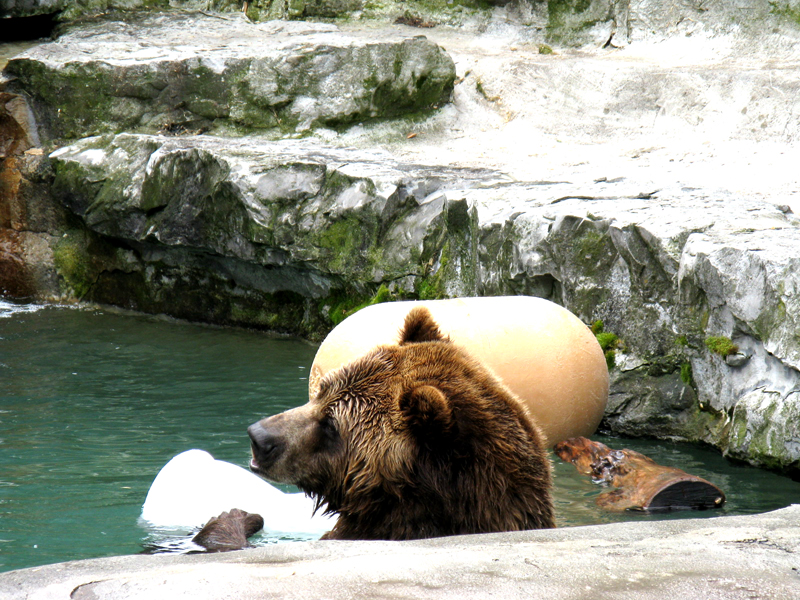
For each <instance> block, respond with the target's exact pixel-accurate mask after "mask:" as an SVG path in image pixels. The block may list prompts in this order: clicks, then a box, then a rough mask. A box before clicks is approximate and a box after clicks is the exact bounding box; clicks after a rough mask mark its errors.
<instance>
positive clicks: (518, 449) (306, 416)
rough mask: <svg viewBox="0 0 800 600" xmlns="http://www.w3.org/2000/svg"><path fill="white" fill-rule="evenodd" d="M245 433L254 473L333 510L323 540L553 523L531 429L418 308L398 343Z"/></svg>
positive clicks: (546, 468)
mask: <svg viewBox="0 0 800 600" xmlns="http://www.w3.org/2000/svg"><path fill="white" fill-rule="evenodd" d="M248 433H249V435H250V438H251V441H252V451H253V459H252V461H251V464H250V468H251V469H252V470H253V471H254V472H255V473H258V474H259V475H262V476H263V477H265V478H267V479H270V480H272V481H275V482H280V483H291V484H295V485H297V486H298V487H299V488H300V489H302V490H303V491H305V492H306V493H307V494H310V495H312V496H313V497H315V498H316V500H317V507H318V508H321V507H323V508H324V510H325V511H326V512H332V513H337V514H338V515H339V517H338V520H337V522H336V525H335V526H334V527H333V529H332V530H331V531H329V532H328V533H326V534H325V535H324V536H323V539H350V540H352V539H362V540H363V539H388V540H406V539H414V538H427V537H437V536H446V535H457V534H469V533H486V532H494V531H516V530H522V529H537V528H547V527H554V523H553V505H552V500H551V497H550V488H551V473H550V462H549V459H548V457H547V454H546V452H545V449H544V447H543V444H542V438H541V434H540V433H539V431H538V429H537V426H536V425H535V424H534V423H533V421H532V420H531V417H530V416H529V415H528V412H527V410H526V409H525V408H524V407H523V406H522V404H521V403H520V402H519V401H518V400H517V398H516V397H515V396H514V395H513V394H512V393H511V392H510V391H509V390H508V389H507V388H506V387H505V386H504V385H503V384H502V383H501V382H500V381H499V380H498V379H497V378H496V377H495V376H493V375H492V374H491V373H490V372H489V371H488V370H487V369H486V368H485V367H483V366H482V365H481V364H479V363H478V362H477V361H475V360H473V359H472V358H471V357H470V356H468V355H467V353H466V352H464V351H463V350H462V349H460V348H459V347H458V346H456V345H455V344H453V343H452V342H451V341H450V340H449V339H448V338H447V337H445V336H443V335H442V333H441V332H440V331H439V327H438V325H437V324H436V323H435V322H434V320H433V318H432V317H431V314H430V312H429V311H428V309H426V308H424V307H417V308H414V309H412V310H411V312H410V313H409V314H408V315H407V317H406V319H405V324H404V327H403V329H402V332H401V334H400V341H399V344H398V345H395V346H379V347H378V348H376V349H375V350H373V351H372V352H370V353H368V354H367V355H365V356H363V357H362V358H360V359H358V360H356V361H354V362H352V363H350V364H348V365H346V366H344V367H342V368H340V369H338V370H335V371H332V372H330V373H328V374H327V375H326V376H325V377H324V379H323V380H322V381H321V382H320V386H319V392H318V393H317V395H316V397H315V398H314V399H312V400H311V401H310V402H309V403H308V404H306V405H304V406H301V407H299V408H295V409H292V410H289V411H286V412H284V413H281V414H278V415H275V416H272V417H269V418H266V419H263V420H261V421H259V422H257V423H254V424H253V425H251V426H250V427H249V428H248Z"/></svg>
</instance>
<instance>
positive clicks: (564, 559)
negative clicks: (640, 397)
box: [0, 505, 800, 600]
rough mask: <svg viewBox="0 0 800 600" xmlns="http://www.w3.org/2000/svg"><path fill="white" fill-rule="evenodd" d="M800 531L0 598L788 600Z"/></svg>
mask: <svg viewBox="0 0 800 600" xmlns="http://www.w3.org/2000/svg"><path fill="white" fill-rule="evenodd" d="M798 522H800V506H798V505H793V506H791V507H789V508H785V509H782V510H779V511H775V512H770V513H766V514H762V515H751V516H744V517H719V518H709V519H681V520H669V521H655V522H641V521H640V522H636V523H618V524H613V525H600V526H591V527H567V528H562V529H551V530H539V531H525V532H515V533H500V534H488V535H474V536H454V537H449V538H438V539H430V540H418V541H412V542H330V541H322V542H295V543H287V544H277V545H272V546H268V547H265V548H258V549H252V550H242V551H239V552H230V553H226V554H205V555H197V554H195V555H188V556H186V555H185V556H176V555H171V556H170V555H159V556H142V555H139V556H125V557H114V558H102V559H95V560H86V561H77V562H70V563H61V564H56V565H48V566H44V567H36V568H34V569H24V570H19V571H11V572H9V573H2V574H0V595H2V596H3V598H7V599H8V600H23V599H24V600H39V599H47V600H62V599H63V600H67V599H68V598H69V599H71V600H83V599H89V598H91V599H94V600H105V599H109V600H111V599H113V600H134V599H142V600H144V599H148V600H149V599H150V598H189V599H192V600H197V599H199V600H204V599H209V600H210V599H216V598H223V597H234V598H238V599H240V600H250V599H256V598H258V599H262V598H288V599H302V600H306V599H308V598H331V599H337V600H338V599H350V598H398V599H404V598H408V599H415V600H416V599H430V600H439V599H444V598H453V599H458V600H462V599H473V598H474V599H483V598H487V597H492V596H497V597H501V598H507V599H509V600H517V599H519V600H528V599H529V598H550V599H554V600H561V599H563V600H568V599H573V598H586V597H592V598H625V599H629V600H663V599H664V598H680V599H684V598H686V599H688V598H725V599H727V600H740V599H741V600H753V599H756V600H761V599H763V600H795V599H796V598H797V597H798V595H800V578H798V572H797V571H798V568H800V567H798V563H797V554H798V552H800V527H798Z"/></svg>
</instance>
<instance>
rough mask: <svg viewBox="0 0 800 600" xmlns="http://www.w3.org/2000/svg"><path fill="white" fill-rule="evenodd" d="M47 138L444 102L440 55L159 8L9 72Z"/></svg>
mask: <svg viewBox="0 0 800 600" xmlns="http://www.w3.org/2000/svg"><path fill="white" fill-rule="evenodd" d="M6 73H7V75H8V76H10V77H14V78H16V80H15V81H14V82H13V83H12V84H11V86H10V87H11V88H13V89H17V90H19V91H24V92H25V93H26V94H28V95H29V96H30V97H31V99H32V101H33V106H34V111H35V113H36V115H37V120H38V123H39V125H40V127H41V128H42V129H43V132H44V133H46V134H47V135H45V137H56V138H62V137H67V138H74V137H82V136H86V135H92V134H94V133H99V132H105V131H121V130H136V129H144V130H150V131H154V130H159V129H166V130H170V131H172V130H178V131H182V130H187V129H190V130H195V131H196V130H200V129H208V128H212V127H218V128H225V129H236V128H239V131H241V130H242V129H265V128H267V129H270V128H275V129H279V130H282V131H304V130H307V129H309V128H311V127H313V126H318V125H328V126H331V125H342V124H347V123H352V122H357V121H359V120H363V119H369V118H374V117H395V116H398V115H402V114H405V113H408V112H414V111H419V110H422V109H425V108H430V107H431V106H434V105H437V104H438V103H440V102H446V101H447V100H448V98H449V96H450V93H451V92H452V89H453V81H454V79H455V66H454V64H453V61H452V60H451V59H450V57H449V56H448V55H447V54H446V53H445V52H444V50H442V49H441V48H440V47H439V46H437V45H436V44H434V43H432V42H429V41H428V40H426V39H425V38H424V37H423V36H417V37H412V36H402V37H398V38H395V39H392V40H387V39H384V40H380V41H379V40H375V39H371V38H370V37H369V35H366V36H364V35H357V34H355V33H353V34H349V35H345V34H343V33H341V32H340V31H339V30H338V29H336V28H335V27H333V26H330V25H323V24H314V23H302V22H290V21H271V22H267V23H251V22H249V21H247V19H246V18H245V17H244V16H242V15H236V14H234V15H228V16H224V15H209V14H205V13H183V12H168V13H160V14H154V15H146V14H144V15H138V16H129V17H128V20H127V21H125V22H122V21H114V20H108V21H100V22H97V23H93V24H86V25H82V26H81V27H80V28H77V29H75V30H74V31H72V32H71V33H67V34H65V35H63V36H61V37H60V38H59V39H58V40H56V41H54V42H52V43H49V44H43V45H40V46H37V47H35V48H33V49H31V50H29V51H28V52H26V53H24V54H22V55H21V56H18V57H16V58H14V59H12V60H11V61H9V64H8V66H7V71H6Z"/></svg>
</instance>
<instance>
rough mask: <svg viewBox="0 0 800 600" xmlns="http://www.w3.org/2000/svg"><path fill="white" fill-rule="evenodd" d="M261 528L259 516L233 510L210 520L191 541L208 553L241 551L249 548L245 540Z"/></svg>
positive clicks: (262, 525)
mask: <svg viewBox="0 0 800 600" xmlns="http://www.w3.org/2000/svg"><path fill="white" fill-rule="evenodd" d="M263 527H264V519H263V518H261V515H256V514H252V513H249V512H245V511H243V510H239V509H238V508H234V509H231V510H230V512H223V513H222V514H221V515H219V516H218V517H214V518H213V519H211V520H210V521H209V522H208V523H206V525H205V527H203V528H202V529H201V530H200V531H199V532H198V533H197V535H195V536H194V537H193V538H192V541H193V542H194V543H195V544H197V545H199V546H203V548H205V549H206V550H208V551H209V552H227V551H229V550H241V549H242V548H249V547H250V543H249V542H248V541H247V538H249V537H251V536H253V535H255V534H256V533H258V532H259V531H261V529H262V528H263Z"/></svg>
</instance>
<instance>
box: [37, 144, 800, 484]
mask: <svg viewBox="0 0 800 600" xmlns="http://www.w3.org/2000/svg"><path fill="white" fill-rule="evenodd" d="M51 159H52V161H53V164H54V171H55V184H54V190H55V193H56V195H57V197H58V198H60V199H61V201H62V202H63V204H64V206H65V207H66V208H67V209H68V210H69V211H70V212H71V213H72V214H74V215H76V216H78V217H79V218H80V219H81V222H82V223H83V224H84V226H85V230H84V231H82V232H78V231H77V230H76V231H74V232H71V233H69V234H68V236H67V237H66V238H64V239H62V240H61V241H60V242H59V247H57V249H56V259H57V261H58V258H59V254H60V253H61V252H64V253H65V254H67V255H69V256H76V257H80V256H81V255H82V254H81V253H82V252H85V251H86V248H88V246H89V245H94V248H95V251H94V252H89V253H88V255H89V256H91V257H92V258H91V260H89V261H86V263H85V264H83V265H81V264H74V265H70V267H69V269H63V268H62V270H61V273H62V276H63V278H64V281H65V283H67V284H68V285H71V286H72V287H73V289H75V290H76V291H77V292H79V295H82V296H83V297H85V298H87V299H92V300H96V301H102V302H112V303H115V304H122V305H126V306H129V307H131V308H139V309H142V310H148V311H152V310H160V311H164V312H168V313H170V314H176V315H178V316H188V317H195V318H196V317H199V316H200V315H197V314H194V313H193V312H192V310H196V308H192V307H196V306H198V304H197V303H198V302H199V303H200V304H199V306H200V307H201V308H202V310H204V313H203V315H202V316H203V317H204V318H205V319H206V320H209V319H210V320H219V321H222V322H234V323H239V324H245V323H249V324H251V325H252V324H257V323H261V324H262V325H263V326H270V325H271V324H272V325H278V324H281V325H284V326H285V327H286V328H288V329H289V330H293V331H295V332H297V331H299V332H301V333H305V334H309V333H310V332H311V331H312V330H313V329H314V326H315V325H313V324H311V323H310V322H309V321H308V315H309V314H310V313H311V312H312V307H316V310H317V311H318V315H320V314H323V315H324V314H327V315H328V317H329V318H332V313H333V307H334V304H336V301H337V298H339V297H340V295H341V294H342V293H343V290H351V292H352V293H355V295H356V296H358V294H359V293H360V294H361V295H360V296H359V297H360V298H363V300H364V301H366V302H369V301H370V295H371V294H373V293H376V294H378V295H380V293H379V288H381V289H384V290H385V292H383V299H386V298H391V297H395V298H402V297H427V298H436V297H452V296H463V295H515V294H524V295H535V296H540V297H545V298H548V299H552V300H554V301H556V302H557V303H559V304H561V305H563V306H565V307H567V308H569V309H570V310H571V311H573V312H574V313H575V314H577V315H578V316H579V317H580V318H581V319H582V320H583V321H584V322H585V323H587V324H591V323H595V322H596V321H602V322H603V325H604V328H605V330H606V332H608V333H613V334H614V335H615V336H616V337H617V338H618V339H617V342H616V346H617V347H616V350H614V349H611V350H612V351H614V352H615V353H616V357H614V356H613V355H611V356H609V358H610V362H611V363H612V364H613V365H615V369H614V371H613V372H612V381H616V382H619V384H620V386H619V387H616V388H615V386H614V385H613V384H612V393H611V399H610V402H609V409H608V412H607V415H606V421H605V426H606V427H607V428H608V429H610V430H612V431H614V432H618V433H634V432H636V431H638V432H639V433H641V431H642V428H645V430H647V431H652V432H653V433H654V434H655V433H656V432H657V431H660V432H661V434H664V433H667V434H669V435H672V436H675V437H682V438H688V439H702V440H706V441H708V442H711V443H714V444H716V445H718V446H720V447H722V448H723V449H724V450H726V451H727V452H728V453H730V454H732V455H735V456H738V457H742V458H747V459H748V460H751V461H756V462H761V463H764V464H769V465H770V466H780V467H783V468H790V467H792V465H797V464H798V461H799V460H800V447H798V445H797V440H798V439H800V438H799V436H800V431H798V429H797V428H798V423H800V421H798V420H796V419H787V420H784V419H781V420H780V421H774V422H773V421H771V420H769V419H765V418H764V416H763V414H764V413H763V411H764V410H765V408H766V409H767V410H768V413H769V414H786V415H788V416H790V417H791V416H792V415H796V414H797V413H796V411H797V410H798V407H799V406H800V396H798V393H797V392H796V391H794V390H795V389H796V388H797V387H798V384H800V370H799V369H800V346H798V342H797V339H796V336H795V335H794V333H793V332H795V331H796V330H797V325H798V324H797V322H796V319H797V315H798V314H800V306H798V305H797V299H796V298H795V294H794V292H793V290H794V289H796V288H797V287H798V286H800V281H797V279H798V273H800V269H799V268H798V267H800V265H798V262H800V259H799V258H798V257H797V253H796V250H795V249H796V248H797V244H798V242H800V240H799V239H798V238H799V237H800V229H798V225H799V224H800V222H799V221H798V219H797V218H796V217H795V216H794V215H793V214H792V213H791V212H787V211H786V209H782V208H780V207H776V206H775V205H773V204H770V203H767V202H764V201H762V200H759V199H752V198H745V197H741V196H738V195H736V194H733V193H731V192H719V193H718V194H717V195H716V196H714V197H709V196H708V195H707V194H706V193H705V192H704V191H700V190H692V189H688V188H685V187H683V186H681V187H677V186H676V187H672V188H669V189H663V190H660V191H658V192H657V193H646V194H635V193H632V190H631V188H630V186H629V185H628V184H626V182H625V181H617V182H608V181H598V182H594V183H584V184H582V186H581V188H580V190H577V189H575V188H574V187H573V189H575V191H569V190H570V186H565V185H564V184H563V183H532V182H528V183H526V182H512V181H508V179H507V178H506V177H504V176H503V174H502V173H497V172H491V171H488V170H483V171H480V170H470V169H453V168H442V167H438V168H434V167H421V166H418V165H414V164H403V163H402V162H401V161H398V160H397V159H393V158H391V157H390V156H389V155H385V154H381V153H376V152H369V153H365V152H362V151H358V150H354V149H342V148H335V147H331V146H324V145H321V144H319V143H318V142H315V141H312V140H283V141H277V142H276V141H268V140H263V139H261V140H259V139H257V138H246V139H237V140H230V139H224V140H223V139H219V138H213V137H210V136H195V137H188V138H171V137H164V136H147V135H134V134H120V135H117V136H105V137H95V138H89V139H85V140H81V141H80V142H77V143H75V144H73V145H71V146H67V147H64V148H62V149H60V150H58V151H56V152H55V153H53V155H52V156H51ZM70 240H72V241H70ZM70 243H74V246H73V247H72V250H71V251H70V252H72V253H73V254H69V252H67V251H66V248H67V247H68V244H70ZM101 248H102V249H103V250H102V252H100V251H98V250H99V249H101ZM93 261H94V262H93ZM66 262H68V261H63V263H66ZM57 264H59V263H58V262H57ZM193 288H202V289H203V290H204V293H203V294H202V295H200V294H198V295H196V296H195V295H192V294H191V293H189V294H188V295H187V294H186V293H184V291H185V290H190V289H193ZM354 290H355V291H357V292H353V291H354ZM179 292H180V293H179ZM276 294H284V295H286V294H289V295H290V297H291V298H293V299H294V300H295V301H296V304H295V305H294V307H293V308H292V309H291V310H292V311H293V312H292V315H295V316H299V315H303V316H302V317H300V318H298V319H297V321H296V322H294V323H293V324H288V322H286V324H282V323H281V322H280V321H279V317H278V316H277V315H279V314H281V312H283V313H285V312H286V310H287V308H288V307H290V306H292V304H291V302H286V301H283V302H280V301H278V302H274V301H273V302H272V303H270V302H264V303H262V304H258V303H257V302H254V300H255V299H257V298H260V299H261V300H264V299H265V298H268V297H272V298H273V299H274V298H275V297H276ZM286 297H288V296H284V298H286ZM203 298H204V300H203ZM248 302H249V303H248ZM357 302H358V301H355V303H356V304H357ZM279 307H280V308H279ZM355 308H357V306H352V307H351V308H349V309H346V310H344V311H343V313H342V314H343V315H344V314H347V313H348V311H352V310H353V309H355ZM248 311H250V312H249V313H248ZM326 311H327V312H326ZM237 315H238V316H237ZM246 315H247V316H246ZM253 315H259V316H258V317H254V316H253ZM304 319H306V325H305V328H304V325H303V320H304ZM298 324H299V325H298ZM316 326H317V327H319V326H320V325H319V323H318V322H317V323H316ZM317 331H320V330H319V329H318V330H317ZM711 336H726V337H728V338H731V339H732V340H733V341H734V343H736V344H738V345H739V347H740V348H741V349H742V353H743V354H744V355H746V357H747V360H746V362H744V363H741V361H734V364H730V363H729V362H726V361H725V360H724V359H723V357H721V356H719V355H717V354H715V353H714V352H712V351H711V350H709V348H708V347H707V346H706V344H705V340H706V339H707V338H708V337H711ZM607 354H608V353H607ZM741 360H743V359H741ZM776 374H777V375H779V376H776ZM625 381H627V383H625ZM648 382H649V383H648ZM644 388H646V393H645V391H643V390H644ZM622 390H628V391H627V392H625V393H624V394H623V393H622ZM648 397H650V400H649V401H648V400H647V398H648ZM637 406H638V407H639V408H636V407H637ZM645 407H646V408H645ZM655 423H660V425H659V426H657V425H655ZM659 427H660V429H659ZM648 428H649V429H648Z"/></svg>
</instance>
